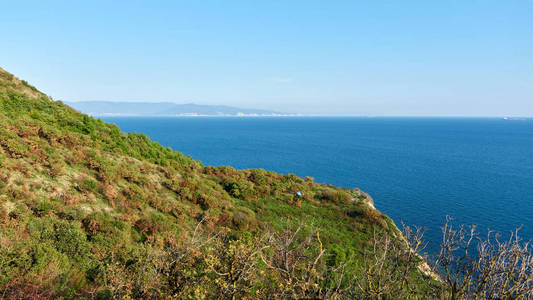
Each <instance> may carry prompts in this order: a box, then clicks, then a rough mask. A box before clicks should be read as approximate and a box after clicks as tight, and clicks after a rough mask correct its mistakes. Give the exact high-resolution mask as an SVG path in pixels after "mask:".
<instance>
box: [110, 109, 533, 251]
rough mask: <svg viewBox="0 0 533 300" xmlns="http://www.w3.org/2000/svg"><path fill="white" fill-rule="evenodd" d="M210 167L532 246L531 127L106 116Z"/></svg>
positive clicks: (433, 240)
mask: <svg viewBox="0 0 533 300" xmlns="http://www.w3.org/2000/svg"><path fill="white" fill-rule="evenodd" d="M103 119H104V120H105V121H108V122H112V123H115V124H117V125H118V126H119V127H120V128H121V129H122V130H123V131H126V132H143V133H146V134H147V135H148V136H150V137H151V138H152V139H153V140H155V141H158V142H159V143H161V144H162V145H165V146H170V147H172V148H173V149H176V150H178V151H180V152H183V153H184V154H186V155H190V156H192V157H193V158H195V159H198V160H201V161H202V162H203V163H204V164H206V165H215V166H220V165H231V166H233V167H235V168H240V169H244V168H263V169H266V170H273V171H277V172H281V173H294V174H296V175H299V176H307V175H308V176H312V177H314V178H315V180H316V181H317V182H324V183H331V184H334V185H338V186H342V187H348V188H354V187H359V188H361V189H362V190H364V191H367V192H369V193H370V194H371V195H372V197H373V198H374V201H375V204H376V207H377V208H378V209H379V210H381V211H382V212H384V213H386V214H388V215H389V216H391V217H392V218H393V219H394V220H395V222H397V223H398V224H399V223H400V222H402V221H403V222H405V223H407V224H410V225H419V226H425V227H427V230H428V231H427V235H426V238H427V239H428V240H429V242H430V244H429V247H428V250H429V251H430V252H432V251H433V250H434V249H435V248H436V247H438V245H439V237H440V226H441V225H442V223H443V222H444V220H445V216H446V215H452V216H454V217H455V218H456V219H457V222H461V223H467V224H473V223H475V224H479V225H480V228H481V229H482V230H486V228H491V229H497V230H499V231H503V232H507V231H509V230H512V229H513V228H516V227H518V226H521V225H523V226H524V227H523V229H522V230H521V233H522V237H524V239H531V238H533V207H532V204H533V120H532V119H528V120H523V121H504V120H503V119H482V118H479V119H468V118H325V117H316V118H314V117H313V118H312V117H302V118H296V117H288V118H231V117H228V118H224V117H205V118H203V117H194V118H187V117H183V118H178V117H177V118H145V117H142V118H141V117H113V118H111V117H106V118H103Z"/></svg>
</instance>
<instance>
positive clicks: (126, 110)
mask: <svg viewBox="0 0 533 300" xmlns="http://www.w3.org/2000/svg"><path fill="white" fill-rule="evenodd" d="M65 103H66V104H67V105H69V106H71V107H73V108H74V109H77V110H79V111H80V112H82V113H86V114H89V115H93V116H285V115H294V114H287V113H280V112H276V111H271V110H264V109H247V108H238V107H232V106H225V105H199V104H194V103H188V104H176V103H171V102H158V103H149V102H107V101H84V102H65Z"/></svg>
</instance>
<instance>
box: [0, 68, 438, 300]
mask: <svg viewBox="0 0 533 300" xmlns="http://www.w3.org/2000/svg"><path fill="white" fill-rule="evenodd" d="M406 240H407V242H408V243H406ZM414 241H415V242H417V240H416V239H415V240H414ZM411 242H412V240H409V236H407V239H404V238H403V237H402V236H401V233H400V232H399V231H398V229H397V228H396V226H395V225H394V223H393V222H392V220H391V219H390V218H388V217H386V216H384V215H382V214H381V213H380V212H379V211H377V210H375V209H374V208H373V205H372V201H371V199H370V197H369V196H368V195H366V194H364V193H362V192H360V191H359V190H358V189H355V190H349V189H343V188H337V187H333V186H326V185H322V184H318V183H315V182H314V181H313V179H312V178H310V177H306V178H305V179H302V178H299V177H297V176H295V175H291V174H289V175H281V174H277V173H274V172H268V171H264V170H235V169H233V168H231V167H216V168H215V167H205V166H203V165H202V164H201V163H200V162H198V161H195V160H193V159H191V158H190V157H186V156H184V155H182V154H181V153H179V152H176V151H173V150H171V149H169V148H165V147H163V146H161V145H159V144H157V143H154V142H151V141H150V140H149V138H148V137H146V136H145V135H143V134H125V133H123V132H121V131H120V130H119V128H118V127H116V126H115V125H112V124H107V123H104V122H102V121H101V120H98V119H94V118H91V117H88V116H86V115H83V114H81V113H79V112H77V111H75V110H73V109H71V108H69V107H68V106H65V105H63V104H62V103H61V102H58V101H53V100H52V99H50V98H49V97H47V96H46V95H44V94H42V93H40V92H39V91H37V90H36V89H35V88H34V87H32V86H30V85H28V84H27V83H26V82H24V81H21V80H19V79H17V78H16V77H14V76H13V75H11V74H9V73H7V72H5V71H4V70H2V69H0V294H1V295H2V297H6V298H16V299H18V298H41V299H43V298H63V299H71V298H82V297H84V298H86V299H93V298H96V299H111V298H126V299H127V298H143V299H145V298H166V297H172V298H193V299H202V298H234V299H235V298H248V299H253V298H307V299H310V298H333V299H340V298H346V299H349V298H376V299H385V298H398V297H400V296H401V297H404V296H405V297H409V298H413V299H422V298H428V297H432V296H434V295H436V291H441V284H438V282H437V281H435V280H434V279H432V277H431V274H430V273H428V272H425V271H424V272H423V271H421V268H419V265H420V263H421V262H422V261H421V258H420V257H419V256H417V255H415V254H414V252H413V251H412V250H411V249H410V247H409V245H411V246H412V243H411ZM415 244H416V243H415ZM415 249H416V247H415ZM388 253H393V254H394V255H393V256H391V257H389V256H383V257H386V259H385V260H381V261H376V258H377V257H379V254H388ZM378 263H383V265H381V266H382V268H376V265H377V264H378ZM382 270H387V274H388V275H387V276H385V277H383V276H382V275H383V274H382V273H380V272H381V271H382ZM425 274H426V275H425ZM433 278H435V277H433ZM406 295H407V296H406Z"/></svg>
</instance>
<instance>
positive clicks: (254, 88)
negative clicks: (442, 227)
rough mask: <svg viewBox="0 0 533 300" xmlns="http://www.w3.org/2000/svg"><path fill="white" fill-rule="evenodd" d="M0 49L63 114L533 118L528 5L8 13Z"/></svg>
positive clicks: (30, 6)
mask: <svg viewBox="0 0 533 300" xmlns="http://www.w3.org/2000/svg"><path fill="white" fill-rule="evenodd" d="M45 2H46V3H45ZM0 37H1V38H0V41H1V46H0V58H1V60H0V66H1V67H3V68H5V69H7V70H8V71H10V72H12V73H14V74H15V75H17V76H18V77H21V78H23V79H26V80H28V81H29V82H30V83H33V84H34V85H35V86H37V87H38V88H39V89H41V90H43V91H45V92H46V93H48V94H49V95H51V96H52V97H54V98H56V99H61V100H65V101H82V100H112V101H154V102H158V101H172V102H177V103H188V102H194V103H199V104H226V105H233V106H241V107H250V108H265V109H275V110H280V111H288V112H301V113H315V114H316V113H319V114H356V115H471V116H500V115H517V116H518V115H522V116H533V1H525V0H524V1H513V0H509V1H501V0H499V1H466V0H460V1H396V0H392V1H364V2H363V1H311V0H306V1H285V0H284V1H272V0H269V1H266V0H265V1H229V0H226V1H187V2H185V1H18V0H17V1H2V5H1V10H0Z"/></svg>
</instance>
